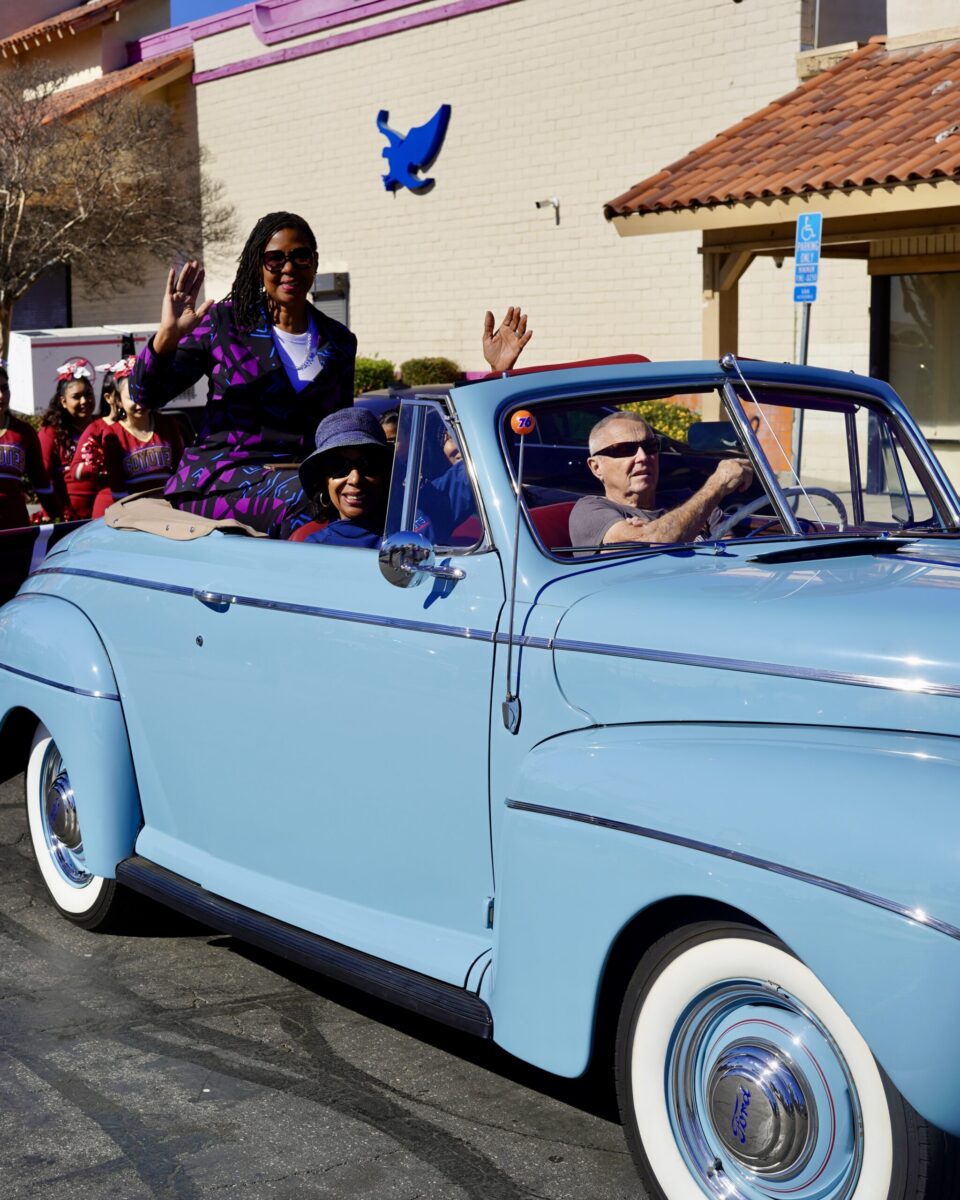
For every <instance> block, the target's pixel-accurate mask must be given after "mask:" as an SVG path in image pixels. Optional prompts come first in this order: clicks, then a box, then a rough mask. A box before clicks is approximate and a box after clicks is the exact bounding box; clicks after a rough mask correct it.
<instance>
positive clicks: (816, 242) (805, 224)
mask: <svg viewBox="0 0 960 1200" xmlns="http://www.w3.org/2000/svg"><path fill="white" fill-rule="evenodd" d="M822 233H823V213H818V212H811V213H801V214H800V216H799V217H798V218H797V239H796V242H795V243H794V248H793V255H794V268H793V301H794V303H795V304H802V305H803V321H802V324H801V327H800V362H801V363H803V364H806V361H807V348H808V346H809V342H810V305H811V304H813V302H814V301H815V300H816V298H817V284H818V281H819V279H820V239H821V235H822Z"/></svg>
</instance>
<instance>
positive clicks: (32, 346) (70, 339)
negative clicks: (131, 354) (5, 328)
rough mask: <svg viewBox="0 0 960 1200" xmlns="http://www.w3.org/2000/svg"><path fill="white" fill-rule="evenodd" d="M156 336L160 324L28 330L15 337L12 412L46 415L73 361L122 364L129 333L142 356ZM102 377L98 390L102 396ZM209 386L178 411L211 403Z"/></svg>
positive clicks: (197, 389)
mask: <svg viewBox="0 0 960 1200" xmlns="http://www.w3.org/2000/svg"><path fill="white" fill-rule="evenodd" d="M155 331H156V326H155V325H126V326H123V327H121V326H119V325H95V326H88V327H81V328H76V329H24V330H20V331H18V332H15V333H11V334H10V351H9V358H8V368H7V369H8V371H9V374H10V407H11V408H12V409H13V410H14V412H21V413H38V412H42V411H43V410H44V409H45V408H46V407H47V404H48V403H49V402H50V397H51V396H52V395H53V392H54V388H55V386H56V379H57V367H59V366H62V365H63V363H65V362H66V361H67V359H68V358H81V357H82V358H88V359H89V360H90V361H91V362H92V363H93V365H94V366H95V367H99V366H102V365H103V364H104V363H113V362H116V361H117V359H118V358H119V357H120V351H121V347H122V345H123V338H124V335H125V334H128V333H129V334H132V335H133V339H134V346H135V348H136V351H137V353H138V354H139V352H140V351H141V350H142V349H143V347H144V346H145V345H146V343H147V341H148V339H149V338H150V337H151V335H152V334H153V333H154V332H155ZM102 379H103V377H102V375H99V374H98V375H97V380H96V383H95V385H94V391H95V392H96V394H97V397H98V398H99V396H100V384H101V382H102ZM206 398H207V396H206V381H205V380H201V381H200V383H199V384H197V385H196V386H194V387H191V388H188V389H187V391H185V392H184V393H183V394H182V395H181V396H178V397H177V398H176V400H175V401H172V402H171V403H175V404H176V406H177V407H178V408H184V407H189V406H193V405H196V406H198V407H199V406H200V405H203V404H204V403H206Z"/></svg>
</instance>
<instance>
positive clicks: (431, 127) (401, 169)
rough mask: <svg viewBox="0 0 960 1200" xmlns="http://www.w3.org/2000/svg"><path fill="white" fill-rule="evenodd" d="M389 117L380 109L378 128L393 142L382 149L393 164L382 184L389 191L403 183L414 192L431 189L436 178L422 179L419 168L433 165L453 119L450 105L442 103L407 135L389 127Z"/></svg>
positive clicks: (388, 114)
mask: <svg viewBox="0 0 960 1200" xmlns="http://www.w3.org/2000/svg"><path fill="white" fill-rule="evenodd" d="M389 118H390V113H389V112H388V111H387V109H385V108H382V109H381V110H380V112H379V113H377V128H378V129H379V130H380V132H381V133H382V134H383V136H384V137H385V138H386V139H387V141H388V142H389V143H390V144H389V145H388V146H385V147H384V149H383V157H384V158H385V159H386V160H387V165H388V166H389V168H390V169H389V171H388V172H387V174H386V175H384V176H383V186H384V187H385V188H386V189H387V191H388V192H395V191H396V190H397V189H398V188H402V187H405V188H409V189H410V191H411V192H423V191H426V190H428V189H429V188H431V187H433V182H434V181H433V180H432V179H421V178H420V177H419V175H418V174H417V172H419V171H426V170H427V169H428V168H429V167H431V166H432V165H433V162H434V159H435V158H436V157H437V155H438V154H439V153H440V147H441V146H442V145H443V139H444V137H445V136H446V133H447V125H448V124H449V122H450V105H449V104H441V105H440V107H439V108H438V109H437V111H436V112H435V113H434V114H433V116H432V117H431V118H430V120H429V121H427V123H426V124H425V125H415V126H414V127H413V129H411V130H410V132H409V133H408V134H407V135H406V137H401V135H400V134H399V133H397V132H395V131H394V130H393V129H390V128H388V126H387V121H388V120H389Z"/></svg>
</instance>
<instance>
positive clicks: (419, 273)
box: [83, 0, 876, 369]
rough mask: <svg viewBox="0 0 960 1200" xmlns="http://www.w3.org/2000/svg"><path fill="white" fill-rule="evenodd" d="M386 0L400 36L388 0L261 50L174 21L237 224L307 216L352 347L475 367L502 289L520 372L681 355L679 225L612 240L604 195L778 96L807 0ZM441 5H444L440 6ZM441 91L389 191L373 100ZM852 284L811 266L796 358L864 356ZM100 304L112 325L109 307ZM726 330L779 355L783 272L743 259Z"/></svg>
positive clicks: (693, 311)
mask: <svg viewBox="0 0 960 1200" xmlns="http://www.w3.org/2000/svg"><path fill="white" fill-rule="evenodd" d="M305 7H306V8H309V7H310V6H303V5H301V6H300V8H301V9H304V8H305ZM337 7H339V6H336V5H330V4H326V5H324V4H316V5H314V6H313V8H315V9H316V11H317V12H318V13H319V12H320V11H321V10H324V11H325V10H331V9H334V8H337ZM368 7H372V8H377V9H381V8H388V7H390V6H389V5H372V6H368ZM396 7H397V6H396V5H394V6H393V8H396ZM871 7H873V8H875V7H876V6H875V5H874V6H869V5H867V6H866V8H868V9H869V8H871ZM401 8H402V16H403V17H405V18H412V19H413V20H411V22H410V27H406V28H404V27H400V23H399V21H398V20H397V16H399V15H400V14H399V13H398V14H392V13H388V12H378V13H377V15H375V16H372V17H370V18H369V19H368V20H367V21H365V22H351V23H346V22H344V21H342V20H331V21H330V23H328V25H327V26H325V27H324V28H318V29H315V30H311V31H310V32H307V33H301V34H300V35H299V36H297V28H298V27H297V26H295V25H293V26H291V27H290V29H289V33H290V36H289V37H285V38H283V40H275V41H273V42H272V43H269V44H265V42H264V40H262V38H263V34H264V30H263V29H262V28H258V27H257V23H256V21H255V19H254V13H253V10H251V9H247V10H237V11H236V15H235V17H234V18H232V19H230V20H221V21H216V20H208V21H206V22H197V23H195V25H194V26H192V27H191V28H190V29H189V31H182V32H181V34H180V36H181V39H182V40H181V43H177V44H183V43H184V42H185V40H186V34H187V33H188V34H189V41H190V43H192V46H193V52H194V56H195V74H194V82H195V85H196V104H197V116H198V129H199V136H200V139H201V141H202V142H203V143H204V144H205V145H206V146H207V147H208V149H209V150H210V152H211V158H210V168H211V170H212V172H214V173H215V174H216V175H218V176H219V177H220V178H221V179H223V180H224V181H225V182H226V184H227V189H228V192H229V194H230V197H231V199H232V200H233V203H234V204H235V205H236V208H237V211H238V215H239V223H240V226H241V228H242V229H244V230H246V229H248V228H249V227H250V226H251V225H252V224H253V222H254V221H255V220H256V218H257V217H258V216H260V215H261V214H262V213H264V212H266V211H269V210H272V209H277V208H288V209H292V210H294V211H299V212H302V213H303V214H304V215H305V216H306V217H307V218H308V219H309V220H310V221H311V223H312V224H313V225H314V227H315V229H316V231H317V234H318V237H319V240H320V245H321V262H320V270H321V272H325V273H331V274H332V273H336V274H339V275H347V276H348V277H349V304H350V321H351V325H352V326H353V328H354V329H355V330H356V332H357V334H358V337H359V341H360V351H361V353H363V354H379V355H381V356H385V357H388V358H390V359H392V360H394V361H400V360H402V359H404V358H406V357H409V356H413V355H420V354H445V355H448V356H450V357H452V358H454V359H456V360H457V361H458V362H460V363H461V364H462V365H463V366H464V367H465V368H468V369H470V368H476V367H478V366H480V365H482V364H481V361H480V355H479V338H478V331H479V326H480V320H481V317H482V313H483V310H484V309H485V308H487V307H492V308H494V309H497V310H500V309H502V308H503V307H504V306H505V305H507V304H509V303H513V302H518V303H522V304H523V305H524V306H525V307H526V308H527V309H528V310H529V311H530V313H531V319H532V322H533V325H534V327H535V330H536V333H535V338H534V341H533V342H532V343H531V346H530V349H529V351H528V359H529V361H530V362H536V361H550V360H557V359H568V358H571V357H582V356H590V355H597V354H606V353H619V352H624V351H639V352H642V353H645V354H648V355H649V356H651V357H654V358H695V357H699V355H700V352H701V309H702V304H703V299H702V280H701V270H700V262H699V257H698V254H697V246H698V244H699V241H698V238H697V237H696V235H694V234H690V235H679V236H662V237H660V236H658V237H651V238H642V239H639V238H630V239H622V238H620V237H618V236H617V233H616V232H615V230H614V229H613V228H612V227H611V225H609V224H608V223H607V221H605V220H604V217H603V214H602V206H603V203H604V201H605V200H606V199H608V198H609V197H610V196H612V195H615V194H617V193H618V192H620V191H622V190H623V187H624V186H625V184H627V183H628V182H631V181H632V180H633V179H638V178H642V177H643V176H644V175H647V174H651V173H653V172H654V171H656V170H657V169H658V168H659V167H660V166H662V165H663V164H664V163H667V162H670V161H672V160H674V159H676V158H677V157H679V156H680V155H682V154H683V153H685V152H686V151H687V150H688V149H689V148H690V147H691V146H693V145H696V144H697V143H699V142H702V141H703V140H704V139H705V138H706V137H709V136H711V135H712V134H713V133H714V132H716V131H717V130H719V129H722V128H723V127H725V126H727V125H730V124H732V123H734V122H735V121H737V120H739V119H740V118H742V117H743V116H745V115H746V114H748V113H749V112H751V111H753V110H754V109H756V108H757V107H759V106H761V105H763V104H764V103H766V102H767V101H769V99H770V98H771V97H773V96H776V95H779V94H781V93H783V92H786V91H789V90H790V89H791V88H793V87H794V86H796V83H797V54H798V52H799V51H800V50H801V49H802V48H803V46H804V45H805V42H804V37H805V36H809V32H808V31H809V26H810V22H811V14H812V12H813V6H812V5H811V4H810V3H806V2H805V0H763V3H762V4H761V3H758V2H757V0H748V2H747V3H733V2H731V0H663V2H659V3H654V2H653V0H611V2H609V3H606V4H603V5H584V4H583V3H582V0H512V2H507V3H504V2H500V3H493V4H487V5H485V6H484V5H481V4H469V3H461V4H454V5H450V4H443V5H441V4H439V3H437V0H428V2H426V3H420V4H404V5H402V6H401ZM451 10H456V11H457V12H458V15H455V16H452V17H450V16H448V17H446V18H445V19H444V17H443V14H444V13H445V12H450V11H451ZM276 11H277V12H278V14H279V13H280V6H277V10H276ZM868 16H869V14H868ZM415 20H419V21H422V23H421V24H415V23H414V21H415ZM388 25H389V26H390V28H389V31H388V32H386V33H381V32H380V27H384V26H388ZM394 26H397V27H394ZM271 32H272V33H274V34H276V33H277V32H281V33H282V32H283V31H282V30H278V29H277V28H276V27H274V29H273V30H272V31H271ZM171 44H172V42H171V40H170V35H168V37H167V38H166V40H165V39H163V38H157V39H153V40H151V39H146V40H145V41H144V43H143V48H144V53H145V54H150V53H154V52H160V51H162V50H165V49H168V48H169V47H170V45H171ZM298 54H299V55H302V57H295V55H298ZM444 103H447V104H450V105H451V107H452V117H451V120H450V125H449V131H448V133H447V137H446V142H445V144H444V146H443V149H442V151H441V153H440V155H439V157H438V159H437V161H436V163H435V165H434V167H433V169H432V170H431V172H430V174H431V175H432V177H433V178H435V180H436V186H435V187H434V188H433V190H432V191H430V192H429V193H427V194H425V195H416V194H413V193H411V192H409V191H406V190H400V191H398V192H397V193H395V194H393V193H390V192H387V191H386V190H385V189H384V187H383V184H382V182H381V178H380V177H381V173H382V171H383V170H384V169H385V160H384V159H383V158H382V157H381V150H382V149H383V147H384V145H385V142H384V138H383V136H382V135H381V133H380V132H379V130H378V128H377V125H376V115H377V112H378V110H380V109H381V108H384V109H387V110H388V111H389V114H390V124H391V126H393V127H394V128H396V129H397V130H399V131H400V132H405V131H406V130H407V129H409V128H410V127H411V126H414V125H418V124H421V123H423V122H424V121H425V120H427V118H429V117H430V116H431V115H432V114H433V113H434V112H435V111H436V109H437V107H438V106H439V105H440V104H444ZM553 197H556V198H557V199H558V201H559V218H560V219H559V224H557V223H556V221H555V214H554V209H553V208H552V207H547V208H541V209H538V208H536V207H535V202H536V201H537V200H543V199H549V198H553ZM209 266H210V273H209V292H210V294H213V295H221V294H223V292H224V291H225V290H226V289H227V288H228V286H229V282H230V279H231V277H232V264H231V263H229V262H222V263H211V264H209ZM861 276H862V270H860V269H859V268H858V267H857V266H856V265H851V264H848V263H843V262H831V263H830V264H829V268H828V271H827V273H826V278H825V279H824V286H823V294H824V300H823V302H822V304H820V305H819V306H818V310H817V312H816V319H815V321H814V323H813V343H812V358H813V359H814V360H815V361H819V362H824V363H828V364H830V365H838V366H844V367H851V366H852V367H856V368H858V369H865V368H866V365H867V341H868V338H867V320H868V315H867V292H866V291H865V289H864V286H863V280H862V278H861ZM83 311H84V314H85V317H84V319H85V320H93V319H94V318H95V317H96V316H97V311H96V308H95V306H91V307H87V306H84V307H83ZM128 311H129V313H130V319H136V320H144V319H150V316H151V313H152V310H151V309H150V306H149V304H148V305H147V308H146V310H145V309H144V308H143V307H141V298H140V297H137V300H136V303H135V304H132V305H131V306H130V308H129V309H128ZM107 315H109V316H110V318H111V319H113V320H116V319H118V317H117V311H116V309H115V308H114V307H112V306H110V307H109V313H108V312H106V311H105V312H104V318H106V316H107ZM741 320H742V337H741V348H742V349H743V351H744V352H746V353H752V354H755V355H758V356H772V357H775V358H790V357H792V356H793V353H794V339H795V321H796V315H795V311H794V305H793V304H792V300H791V291H790V279H789V272H786V271H782V270H777V268H776V267H775V266H774V265H773V263H772V262H761V263H757V264H756V265H755V266H754V268H752V270H751V272H750V273H749V275H748V277H746V278H745V280H744V282H743V285H742V295H741Z"/></svg>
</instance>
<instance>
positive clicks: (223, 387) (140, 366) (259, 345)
mask: <svg viewBox="0 0 960 1200" xmlns="http://www.w3.org/2000/svg"><path fill="white" fill-rule="evenodd" d="M311 312H312V314H313V318H314V320H315V321H316V323H317V332H318V334H319V344H320V350H319V354H318V357H319V359H320V363H321V367H320V373H319V374H318V375H317V377H316V378H315V379H313V380H311V382H310V383H309V384H308V385H307V386H306V387H305V388H304V389H303V391H300V392H297V391H295V390H294V388H293V386H292V385H291V383H290V381H289V379H288V378H287V373H286V371H285V370H284V367H283V363H282V362H281V360H280V356H279V354H278V353H277V348H276V344H275V342H274V340H273V335H272V334H271V331H270V324H269V321H268V320H267V316H266V313H264V315H263V320H262V322H261V324H260V325H259V326H258V327H257V328H256V329H253V330H249V331H248V330H240V329H238V328H237V325H236V323H235V321H234V319H233V305H232V304H231V302H230V301H229V300H225V301H221V302H220V303H219V304H215V305H214V306H213V307H212V308H211V309H210V311H209V312H208V313H207V314H206V316H205V317H204V318H203V320H202V321H201V322H200V324H199V325H198V326H197V327H196V329H194V331H193V332H192V333H191V334H189V335H188V336H187V337H185V338H183V339H182V340H181V341H180V344H179V345H178V347H177V349H176V351H175V353H173V354H170V355H163V356H161V355H158V354H156V353H155V352H154V350H153V342H152V339H151V341H150V342H148V343H147V345H146V346H145V347H144V348H143V350H141V352H140V354H139V356H138V358H137V362H136V365H135V367H134V370H133V375H132V376H131V379H130V392H131V395H132V396H133V397H134V398H135V399H136V400H138V401H139V402H140V403H141V404H143V405H144V406H145V407H147V408H160V407H162V406H163V405H164V404H166V403H167V402H168V401H170V400H172V399H173V398H174V397H175V396H178V395H180V393H181V392H183V391H185V390H186V389H187V388H188V387H190V386H191V385H192V384H194V383H196V382H197V381H198V380H199V379H200V378H202V376H204V375H206V376H207V377H208V379H209V387H208V391H207V404H206V408H205V409H204V410H203V415H202V420H201V425H200V429H199V431H198V434H197V440H196V443H195V445H193V446H191V447H188V448H187V450H185V451H184V455H183V458H182V460H181V462H180V466H179V468H178V469H177V471H176V472H175V473H174V474H173V476H171V478H170V481H169V483H168V484H167V487H166V488H165V491H166V493H167V495H168V496H170V497H171V499H174V500H175V501H177V502H178V503H180V504H181V506H184V507H185V506H189V507H190V508H192V509H193V510H194V511H206V510H207V508H208V507H209V506H208V505H207V504H205V503H203V501H204V500H205V499H206V498H208V497H211V498H212V497H213V496H215V495H219V496H221V497H222V498H223V499H225V498H226V496H228V495H230V494H232V493H234V492H235V491H236V489H237V487H238V486H239V485H244V486H245V479H244V477H246V478H249V477H250V475H251V472H252V469H253V466H254V464H264V463H267V462H278V461H287V462H289V461H291V460H297V461H299V460H301V459H302V458H304V457H305V455H306V454H307V453H308V452H309V451H310V450H312V449H313V435H314V432H315V430H316V428H317V425H318V424H319V423H320V421H321V420H322V418H323V417H325V416H327V415H328V414H329V413H331V412H334V411H335V410H336V409H339V408H346V407H348V406H349V405H350V404H352V403H353V371H354V360H355V358H356V351H357V339H356V337H355V336H354V335H353V334H352V333H351V332H350V330H349V329H347V328H346V327H345V326H343V325H341V324H340V323H339V322H337V321H334V320H333V319H332V318H331V317H327V316H325V315H324V314H323V313H321V312H318V311H317V309H315V308H312V307H311ZM190 501H196V503H189V502H190ZM217 509H218V515H220V513H219V510H220V509H224V504H223V503H218V505H217Z"/></svg>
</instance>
